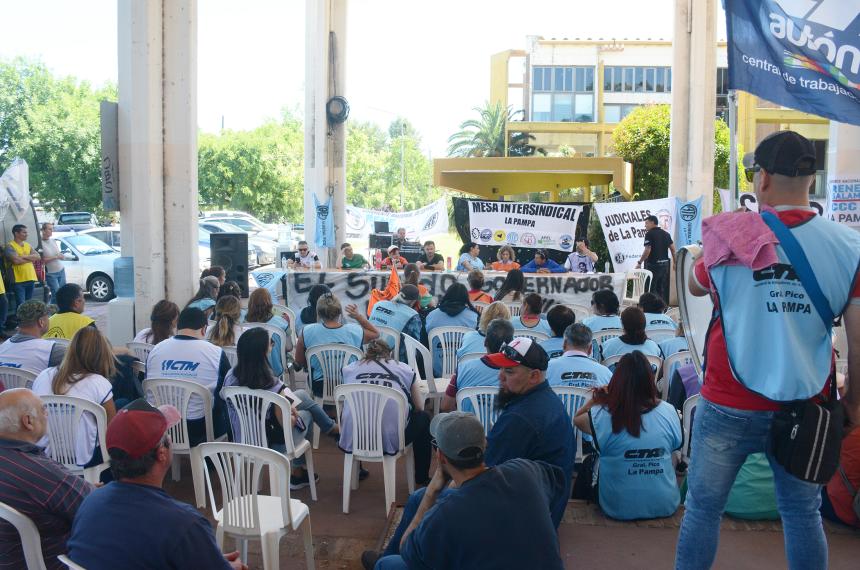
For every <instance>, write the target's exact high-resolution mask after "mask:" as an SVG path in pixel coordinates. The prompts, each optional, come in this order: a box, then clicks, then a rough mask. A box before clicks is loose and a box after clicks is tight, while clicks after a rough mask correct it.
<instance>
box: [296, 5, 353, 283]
mask: <svg viewBox="0 0 860 570" xmlns="http://www.w3.org/2000/svg"><path fill="white" fill-rule="evenodd" d="M346 8H347V1H346V0H331V1H328V2H320V1H318V0H306V2H305V18H306V31H305V34H306V43H305V239H307V240H308V243H310V244H311V247H312V248H313V247H314V245H313V243H314V236H315V235H316V212H315V209H314V195H316V197H317V198H318V199H319V201H320V202H321V203H323V202H326V201H327V200H328V196H329V194H331V195H332V208H333V216H334V226H335V241H336V242H337V243H342V242H343V241H344V240H345V237H346V236H345V214H346V124H340V125H329V124H328V121H327V119H326V103H327V102H328V100H329V99H330V98H331V97H333V96H335V95H341V96H346V89H345V86H346ZM317 253H318V254H319V255H320V260H321V261H322V263H323V265H324V266H328V267H332V266H333V265H334V263H335V260H336V257H337V254H338V250H337V248H331V249H329V250H328V251H319V250H318V251H317Z"/></svg>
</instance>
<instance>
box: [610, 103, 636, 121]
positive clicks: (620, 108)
mask: <svg viewBox="0 0 860 570" xmlns="http://www.w3.org/2000/svg"><path fill="white" fill-rule="evenodd" d="M638 106H639V105H626V104H623V105H620V104H606V105H604V106H603V120H604V122H606V123H620V122H621V121H623V120H624V117H626V116H627V115H629V114H630V113H631V111H633V109H635V108H636V107H638Z"/></svg>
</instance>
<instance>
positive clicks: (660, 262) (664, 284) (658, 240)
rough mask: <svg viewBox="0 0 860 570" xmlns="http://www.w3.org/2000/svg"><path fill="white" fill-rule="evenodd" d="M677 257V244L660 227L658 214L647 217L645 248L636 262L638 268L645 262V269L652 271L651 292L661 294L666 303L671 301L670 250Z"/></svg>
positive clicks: (673, 256)
mask: <svg viewBox="0 0 860 570" xmlns="http://www.w3.org/2000/svg"><path fill="white" fill-rule="evenodd" d="M670 251H671V252H672V259H674V258H675V244H674V243H673V242H672V236H671V235H669V232H667V231H666V230H664V229H663V228H661V227H660V220H659V219H657V216H648V217H647V218H645V249H643V250H642V256H641V257H640V258H639V261H637V262H636V269H639V268H640V267H642V264H643V263H644V264H645V269H647V270H648V271H650V272H651V274H652V277H651V292H652V293H656V294H657V295H659V296H660V297H661V298H662V299H663V301H664V302H665V303H668V302H669V273H670V272H669V269H671V267H670V260H669V252H670Z"/></svg>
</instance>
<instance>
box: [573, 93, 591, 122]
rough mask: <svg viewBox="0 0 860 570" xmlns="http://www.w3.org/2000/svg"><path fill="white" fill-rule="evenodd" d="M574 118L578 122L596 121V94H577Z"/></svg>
mask: <svg viewBox="0 0 860 570" xmlns="http://www.w3.org/2000/svg"><path fill="white" fill-rule="evenodd" d="M573 115H574V117H573V120H574V121H576V122H578V123H590V122H593V121H594V95H591V94H578V93H577V94H576V95H575V96H574V109H573Z"/></svg>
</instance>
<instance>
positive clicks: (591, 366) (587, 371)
mask: <svg viewBox="0 0 860 570" xmlns="http://www.w3.org/2000/svg"><path fill="white" fill-rule="evenodd" d="M611 378H612V371H611V370H609V369H608V368H607V367H605V366H604V365H602V364H600V363H599V362H597V361H595V360H592V359H591V358H589V357H587V356H586V355H584V354H582V353H581V352H574V351H569V352H568V353H567V354H564V355H562V356H559V357H558V358H553V359H552V360H550V361H549V367H548V368H547V370H546V381H547V382H549V384H550V386H573V387H575V388H596V387H597V386H606V385H607V384H609V380H610V379H611Z"/></svg>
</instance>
